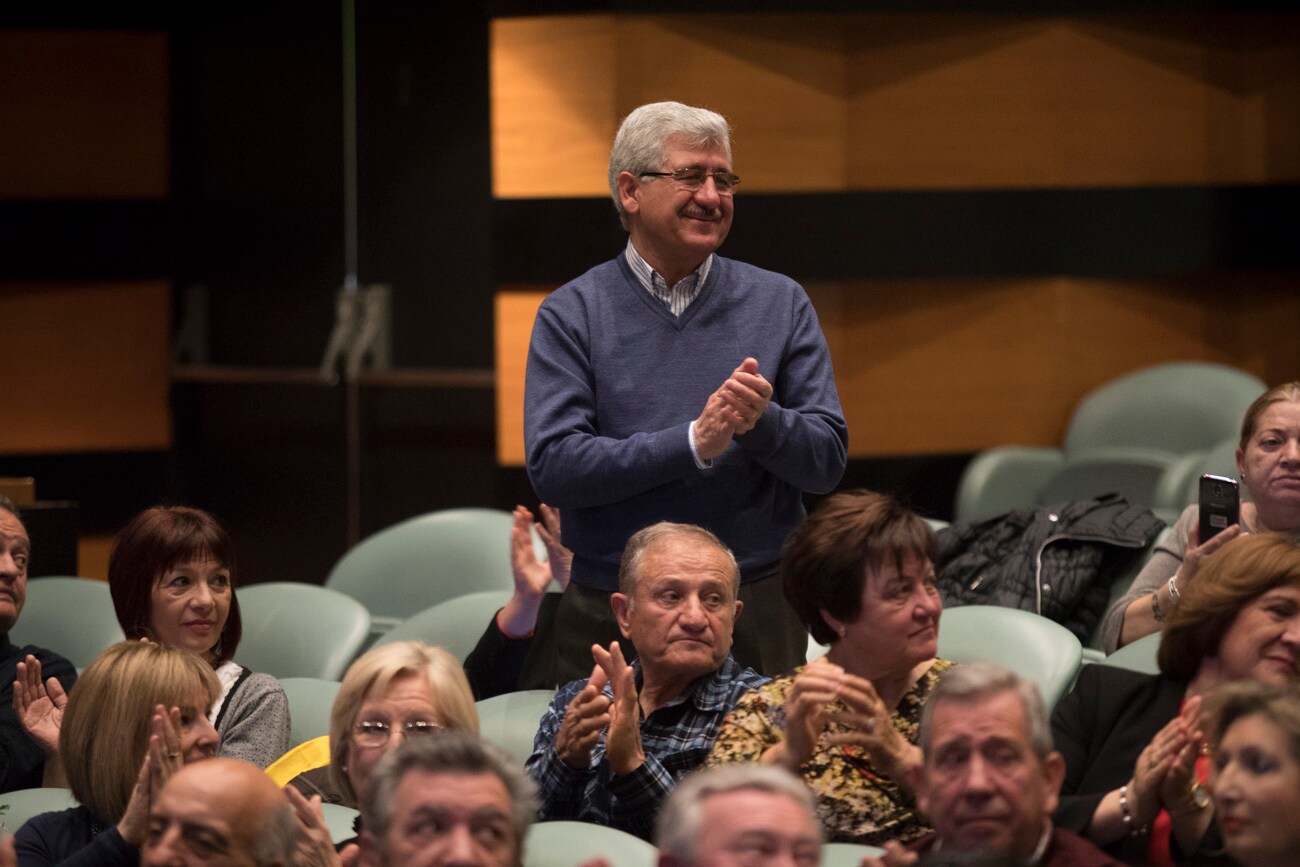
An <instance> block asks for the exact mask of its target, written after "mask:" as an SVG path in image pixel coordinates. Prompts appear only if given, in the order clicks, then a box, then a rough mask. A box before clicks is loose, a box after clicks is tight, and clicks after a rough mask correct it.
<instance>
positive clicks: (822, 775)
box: [705, 659, 953, 846]
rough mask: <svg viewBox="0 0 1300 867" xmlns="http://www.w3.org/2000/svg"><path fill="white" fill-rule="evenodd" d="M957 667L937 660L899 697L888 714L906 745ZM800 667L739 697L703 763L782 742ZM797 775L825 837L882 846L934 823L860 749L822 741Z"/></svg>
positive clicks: (754, 757)
mask: <svg viewBox="0 0 1300 867" xmlns="http://www.w3.org/2000/svg"><path fill="white" fill-rule="evenodd" d="M952 665H953V663H952V662H951V661H949V660H946V659H936V660H935V662H934V665H932V666H930V670H929V671H927V672H926V673H925V674H923V675H922V676H921V677H920V679H918V680H917V682H916V684H915V685H914V686H913V687H912V688H911V689H910V690H908V691H907V693H906V694H904V696H903V698H902V700H900V701H899V703H898V707H897V708H896V709H895V711H894V714H893V717H892V718H891V719H892V721H893V723H894V726H895V727H896V728H897V729H898V731H899V732H900V733H901V734H902V735H903V737H905V738H906V739H907V740H908V742H909V743H913V744H914V743H916V741H917V737H918V735H919V733H920V728H921V708H922V706H923V705H924V704H925V699H926V697H927V696H928V695H929V694H930V690H932V689H933V688H934V685H935V683H936V682H937V681H938V679H939V674H940V673H941V672H943V671H944V670H946V669H948V668H950V667H952ZM801 671H803V668H802V667H800V668H796V669H795V670H794V671H793V672H791V673H790V674H787V675H784V676H782V677H778V678H776V679H775V680H773V681H771V682H770V683H768V684H767V685H766V686H762V687H759V688H758V689H756V690H753V691H752V692H748V693H746V694H745V695H744V696H742V697H741V699H740V701H739V702H738V703H737V704H736V707H735V708H734V709H733V710H732V711H731V714H730V715H728V717H727V719H726V720H725V721H724V722H723V724H722V730H721V731H720V732H719V733H718V738H717V740H716V741H714V743H713V750H712V751H711V752H710V753H709V757H708V759H707V760H706V761H705V764H706V765H707V766H709V767H716V766H718V765H728V764H736V763H740V762H757V761H758V760H759V758H760V757H761V756H762V755H763V752H764V751H765V750H766V749H767V748H768V747H770V746H773V745H774V744H776V743H778V742H779V741H781V739H782V738H784V737H785V703H786V698H787V696H788V695H789V694H790V689H791V688H792V687H793V686H794V679H795V678H796V677H797V676H798V675H799V673H800V672H801ZM828 710H829V711H831V712H832V713H835V712H840V713H843V712H847V710H848V708H846V707H845V706H844V705H843V704H841V703H840V702H838V701H836V702H832V703H831V704H830V706H829V707H828ZM838 731H850V729H849V727H848V726H845V725H843V724H841V723H833V722H828V723H827V724H826V727H825V729H824V732H825V733H828V734H829V733H833V732H838ZM799 775H800V776H801V777H802V778H803V781H804V782H805V783H807V784H808V787H809V788H810V789H812V792H813V795H814V797H815V798H816V801H817V816H818V818H819V819H820V820H821V823H822V828H824V829H825V832H826V840H827V842H831V843H837V842H838V843H865V844H867V845H870V846H881V845H883V844H884V842H885V841H886V840H898V841H899V842H902V843H906V842H908V841H911V840H914V839H916V838H917V837H920V836H921V835H923V834H925V833H926V832H927V831H929V830H930V825H929V823H927V822H926V821H925V819H924V818H923V817H922V816H920V815H919V814H918V813H917V812H916V802H915V800H914V799H913V798H912V796H911V794H909V793H908V792H907V791H906V790H905V789H903V788H902V787H900V786H899V785H898V784H897V783H895V782H894V781H893V780H891V779H890V778H889V777H887V776H885V775H884V774H882V773H880V772H879V771H877V770H876V769H875V768H873V767H872V765H871V760H870V759H868V758H867V755H866V753H865V752H864V751H863V750H862V748H860V747H856V746H825V745H822V746H819V747H818V749H817V750H816V752H814V753H813V755H812V757H811V758H810V759H808V761H806V762H804V764H803V766H802V767H801V768H800V769H799Z"/></svg>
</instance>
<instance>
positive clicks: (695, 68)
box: [605, 15, 845, 191]
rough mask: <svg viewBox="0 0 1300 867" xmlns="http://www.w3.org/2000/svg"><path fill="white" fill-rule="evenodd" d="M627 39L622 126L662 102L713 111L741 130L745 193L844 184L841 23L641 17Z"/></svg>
mask: <svg viewBox="0 0 1300 867" xmlns="http://www.w3.org/2000/svg"><path fill="white" fill-rule="evenodd" d="M619 34H620V46H622V51H620V53H619V65H618V71H617V76H618V80H619V106H618V109H619V111H618V119H619V120H621V119H622V118H623V117H624V116H625V115H626V114H627V113H628V112H629V111H631V110H632V109H634V108H636V107H637V106H638V105H643V104H645V103H647V102H657V101H660V100H670V99H671V100H677V101H679V102H684V103H686V104H688V105H699V106H704V107H706V108H711V109H713V110H714V111H718V112H721V113H722V114H723V115H724V116H725V117H726V118H727V120H728V122H730V124H731V126H732V147H733V164H734V167H735V169H736V172H737V173H738V174H740V175H741V176H742V178H743V179H744V187H743V189H745V190H769V191H770V190H800V189H829V190H837V189H843V188H844V184H845V169H844V162H845V159H844V157H845V153H844V141H845V116H844V93H845V91H844V85H845V56H844V52H843V50H842V35H841V33H840V31H839V29H838V28H836V27H834V26H833V24H832V19H829V18H825V17H822V16H810V17H808V18H804V17H802V16H780V17H779V18H773V17H771V16H764V15H746V16H736V15H730V16H723V15H676V16H671V15H666V16H632V17H627V18H622V17H620V20H619ZM608 156H609V143H606V146H605V158H606V160H608Z"/></svg>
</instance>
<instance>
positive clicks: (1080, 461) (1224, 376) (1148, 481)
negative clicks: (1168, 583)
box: [954, 361, 1268, 523]
mask: <svg viewBox="0 0 1300 867" xmlns="http://www.w3.org/2000/svg"><path fill="white" fill-rule="evenodd" d="M1267 388H1268V386H1267V385H1266V384H1265V383H1264V381H1263V380H1261V379H1260V378H1259V377H1256V376H1253V375H1251V374H1249V373H1246V372H1245V371H1242V370H1238V369H1236V368H1233V367H1228V366H1226V365H1222V364H1211V363H1207V362H1200V361H1194V362H1174V363H1169V364H1157V365H1154V366H1151V367H1147V368H1143V369H1142V370H1138V371H1135V372H1133V373H1130V374H1127V375H1125V376H1122V377H1120V378H1118V379H1115V380H1112V381H1111V382H1108V383H1106V384H1104V385H1102V386H1101V387H1099V388H1097V389H1096V390H1095V391H1093V392H1092V393H1090V394H1088V395H1087V396H1086V397H1085V398H1084V399H1083V400H1082V401H1080V402H1079V405H1078V406H1077V407H1076V408H1075V410H1074V412H1073V414H1072V415H1071V418H1070V421H1069V424H1068V426H1067V428H1066V434H1065V439H1064V442H1063V443H1062V444H1061V446H1059V447H1055V448H1044V447H1041V446H1013V445H1007V446H1001V447H998V448H994V449H989V450H988V451H985V452H981V453H980V454H978V455H976V457H975V459H974V460H973V461H971V463H970V464H969V465H968V466H967V467H966V470H965V472H964V473H963V475H962V478H961V481H960V482H959V484H958V487H957V497H956V503H955V509H954V514H955V516H956V519H957V520H958V521H970V520H983V519H985V518H991V517H994V516H996V515H1001V514H1003V513H1005V512H1009V511H1012V510H1015V509H1023V508H1028V507H1031V506H1037V505H1047V504H1049V503H1059V502H1062V501H1065V500H1081V499H1088V498H1091V497H1095V496H1098V495H1101V494H1104V493H1109V492H1112V491H1113V492H1118V493H1120V494H1122V495H1124V497H1125V498H1126V499H1127V500H1128V501H1129V502H1130V503H1134V504H1136V505H1141V506H1145V507H1147V508H1149V509H1151V510H1152V511H1154V512H1155V513H1156V515H1157V516H1159V517H1160V518H1162V519H1164V520H1165V521H1166V522H1167V523H1168V522H1172V521H1173V519H1175V518H1176V517H1177V516H1178V513H1179V512H1181V511H1182V509H1183V507H1184V506H1186V505H1188V504H1190V503H1193V502H1195V501H1196V484H1197V480H1198V479H1199V477H1200V475H1201V474H1202V473H1206V472H1209V473H1214V474H1216V475H1234V476H1235V474H1236V461H1235V451H1236V447H1237V441H1238V437H1239V432H1240V428H1241V421H1242V417H1243V416H1244V415H1245V412H1246V408H1247V407H1249V406H1250V404H1251V402H1252V401H1254V400H1255V398H1257V397H1259V396H1260V395H1261V394H1263V393H1264V392H1265V391H1266V390H1267Z"/></svg>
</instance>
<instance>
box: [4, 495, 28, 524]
mask: <svg viewBox="0 0 1300 867" xmlns="http://www.w3.org/2000/svg"><path fill="white" fill-rule="evenodd" d="M0 509H3V510H4V511H6V512H8V513H9V514H11V515H13V516H14V517H15V518H17V519H18V520H19V521H22V519H23V517H22V515H19V514H18V507H17V506H15V505H14V501H13V500H11V499H9V498H8V497H6V496H5V495H4V494H0Z"/></svg>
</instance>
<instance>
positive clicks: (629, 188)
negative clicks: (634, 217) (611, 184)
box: [618, 172, 641, 214]
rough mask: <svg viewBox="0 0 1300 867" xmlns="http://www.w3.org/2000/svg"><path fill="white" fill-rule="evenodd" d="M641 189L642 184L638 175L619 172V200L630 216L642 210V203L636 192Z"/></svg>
mask: <svg viewBox="0 0 1300 867" xmlns="http://www.w3.org/2000/svg"><path fill="white" fill-rule="evenodd" d="M640 187H641V182H640V181H639V180H637V177H636V175H634V174H632V173H631V172H619V175H618V200H619V202H621V203H622V205H623V210H624V211H627V212H628V213H629V214H635V213H636V212H637V211H639V210H641V201H640V200H639V199H638V198H637V197H636V191H637V190H638V189H640Z"/></svg>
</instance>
